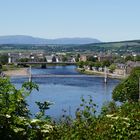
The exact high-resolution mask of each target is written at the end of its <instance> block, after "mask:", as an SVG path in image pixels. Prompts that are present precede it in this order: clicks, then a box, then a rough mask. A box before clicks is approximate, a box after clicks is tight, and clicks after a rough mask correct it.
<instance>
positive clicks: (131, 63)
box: [126, 61, 140, 74]
mask: <svg viewBox="0 0 140 140" xmlns="http://www.w3.org/2000/svg"><path fill="white" fill-rule="evenodd" d="M134 67H140V61H136V62H134V61H127V63H126V73H127V74H130V72H131V71H132V69H133V68H134Z"/></svg>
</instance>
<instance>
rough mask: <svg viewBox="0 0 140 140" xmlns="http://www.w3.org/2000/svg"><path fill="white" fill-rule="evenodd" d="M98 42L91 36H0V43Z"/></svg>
mask: <svg viewBox="0 0 140 140" xmlns="http://www.w3.org/2000/svg"><path fill="white" fill-rule="evenodd" d="M100 42H101V41H99V40H98V39H93V38H57V39H44V38H38V37H32V36H25V35H10V36H0V44H90V43H100Z"/></svg>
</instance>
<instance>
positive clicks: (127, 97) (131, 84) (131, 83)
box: [113, 67, 140, 102]
mask: <svg viewBox="0 0 140 140" xmlns="http://www.w3.org/2000/svg"><path fill="white" fill-rule="evenodd" d="M139 78H140V67H137V68H134V69H133V70H132V72H131V74H130V76H129V77H128V78H127V79H125V80H123V81H122V82H121V83H120V84H119V85H118V86H117V87H116V88H115V89H114V91H113V99H114V100H115V101H120V102H126V101H129V102H136V101H138V99H139Z"/></svg>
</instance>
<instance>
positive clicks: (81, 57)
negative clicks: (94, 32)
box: [79, 55, 87, 62]
mask: <svg viewBox="0 0 140 140" xmlns="http://www.w3.org/2000/svg"><path fill="white" fill-rule="evenodd" d="M79 60H80V61H83V62H85V61H87V56H86V55H81V56H80V58H79Z"/></svg>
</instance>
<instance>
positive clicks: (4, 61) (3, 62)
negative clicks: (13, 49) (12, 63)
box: [0, 54, 8, 65]
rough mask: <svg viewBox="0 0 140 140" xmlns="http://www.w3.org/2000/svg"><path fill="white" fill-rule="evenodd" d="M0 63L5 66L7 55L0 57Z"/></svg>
mask: <svg viewBox="0 0 140 140" xmlns="http://www.w3.org/2000/svg"><path fill="white" fill-rule="evenodd" d="M0 63H1V64H3V65H5V64H7V63H8V55H6V54H3V55H0Z"/></svg>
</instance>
